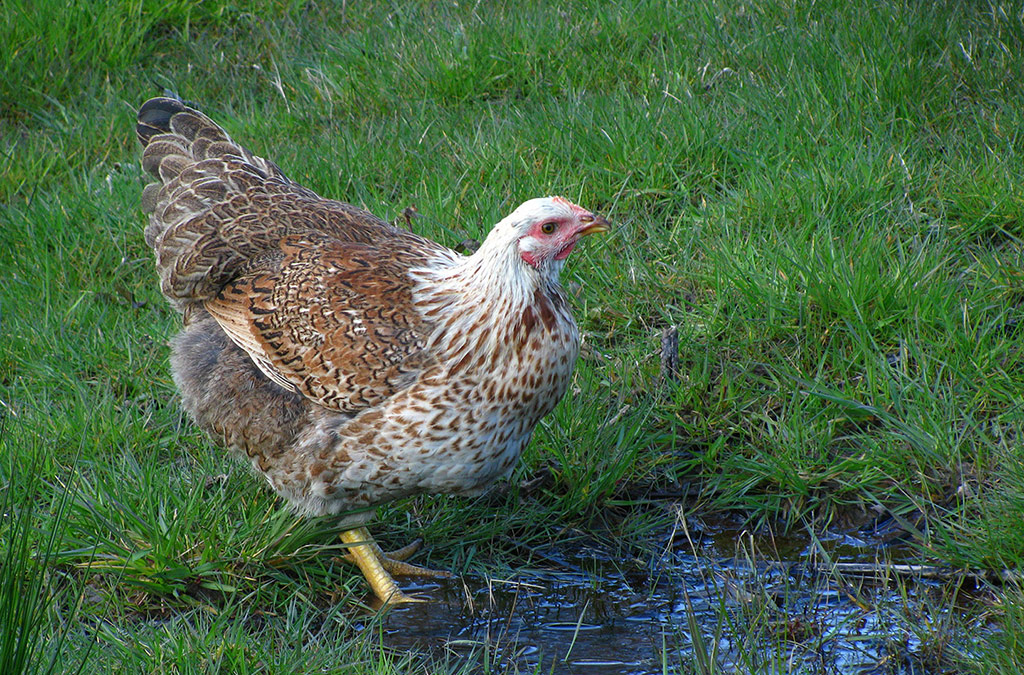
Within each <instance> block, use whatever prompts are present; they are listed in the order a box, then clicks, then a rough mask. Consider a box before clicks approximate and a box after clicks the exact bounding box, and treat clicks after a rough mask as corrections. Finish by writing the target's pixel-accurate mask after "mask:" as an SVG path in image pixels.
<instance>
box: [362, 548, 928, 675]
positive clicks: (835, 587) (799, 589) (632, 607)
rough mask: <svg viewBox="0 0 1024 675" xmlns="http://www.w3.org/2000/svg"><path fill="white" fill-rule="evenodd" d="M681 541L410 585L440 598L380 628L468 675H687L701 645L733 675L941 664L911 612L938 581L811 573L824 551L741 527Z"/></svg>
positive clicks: (859, 553) (389, 640)
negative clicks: (648, 551) (646, 552)
mask: <svg viewBox="0 0 1024 675" xmlns="http://www.w3.org/2000/svg"><path fill="white" fill-rule="evenodd" d="M825 548H826V550H830V551H831V552H830V554H829V556H830V557H832V556H834V557H840V558H842V559H843V560H844V561H861V562H864V561H868V560H871V561H874V560H875V559H876V556H877V555H878V549H877V548H876V547H874V546H871V545H869V544H868V543H867V542H862V541H858V540H855V539H853V540H851V539H849V538H844V537H836V538H834V539H832V540H831V541H828V542H826V543H825ZM679 549H681V550H667V551H665V552H664V553H663V554H662V555H661V556H659V557H658V559H657V560H655V561H653V562H652V561H648V562H647V563H646V564H644V563H641V561H638V560H628V559H627V560H623V559H621V558H619V559H614V558H613V557H611V556H606V555H602V554H600V553H598V552H594V551H589V550H588V551H576V552H575V554H574V553H573V552H567V551H566V550H564V549H562V550H559V551H558V552H551V553H550V554H548V555H544V554H543V553H542V554H541V558H542V559H544V560H545V563H544V564H543V565H537V566H534V567H531V568H528V569H517V571H516V575H515V577H514V578H511V579H485V578H474V577H471V576H470V577H467V578H465V579H461V580H458V581H454V582H444V583H440V584H437V583H430V584H423V585H420V586H418V587H416V586H415V585H411V586H410V585H405V587H406V588H407V589H409V590H412V591H414V592H418V593H419V594H420V595H422V596H424V597H429V598H430V600H431V601H430V602H428V603H423V604H412V605H406V606H402V607H399V608H396V609H394V610H392V611H390V612H389V613H388V614H387V615H386V616H385V618H384V619H383V624H382V626H380V627H379V629H380V630H381V631H382V633H383V636H384V643H385V645H387V646H388V647H391V648H394V649H395V650H399V651H402V652H406V651H409V650H413V651H417V652H420V653H422V654H423V655H425V656H428V657H430V658H431V659H432V660H434V661H435V662H440V663H442V664H443V663H447V664H448V665H449V667H453V668H454V667H456V666H458V665H463V666H465V665H466V664H467V662H468V663H471V664H473V665H471V666H470V670H469V671H468V672H490V673H533V672H540V673H560V674H565V675H586V674H595V675H618V674H623V675H625V674H629V675H647V674H652V675H653V674H655V673H658V674H662V673H683V672H692V668H691V667H690V666H688V665H687V664H691V663H692V662H693V660H694V659H695V658H696V655H698V654H705V655H712V654H713V658H714V659H715V660H716V662H717V664H718V667H719V668H720V669H721V672H730V671H741V672H782V673H786V672H807V673H821V672H827V673H856V674H858V675H861V674H866V673H876V672H877V673H923V672H927V671H926V670H925V669H923V668H922V667H921V666H920V664H919V661H918V660H916V659H915V658H914V654H915V652H916V651H918V650H920V648H921V644H920V642H919V641H918V639H917V638H916V637H915V630H914V628H913V626H911V625H908V624H907V621H906V620H905V619H904V618H903V615H904V612H905V610H906V608H907V606H908V603H909V604H910V605H916V604H919V600H918V598H917V596H918V594H927V591H928V589H927V584H926V583H925V582H920V581H919V582H915V583H911V584H902V585H901V584H893V583H889V584H885V583H881V584H879V583H871V584H864V583H863V582H862V581H860V580H851V579H845V580H844V579H839V578H837V577H836V576H835V575H830V574H822V573H820V572H813V571H809V570H810V569H811V568H812V567H815V566H816V564H817V563H818V562H820V560H821V556H820V553H817V554H815V553H813V551H820V550H821V549H820V548H817V547H812V546H810V545H809V544H808V542H805V541H800V540H784V541H780V540H777V539H771V540H770V541H766V540H758V539H756V538H750V537H749V536H745V535H742V534H741V533H739V532H736V531H728V530H719V531H718V532H715V533H713V536H707V537H705V540H704V541H703V542H702V543H700V544H696V545H693V544H689V543H688V544H687V545H686V546H682V547H679ZM687 549H688V550H687ZM768 551H770V553H768ZM812 559H813V560H812ZM780 561H782V562H784V563H785V562H788V563H795V564H779V562H780ZM900 586H902V590H899V588H900ZM922 600H923V598H922Z"/></svg>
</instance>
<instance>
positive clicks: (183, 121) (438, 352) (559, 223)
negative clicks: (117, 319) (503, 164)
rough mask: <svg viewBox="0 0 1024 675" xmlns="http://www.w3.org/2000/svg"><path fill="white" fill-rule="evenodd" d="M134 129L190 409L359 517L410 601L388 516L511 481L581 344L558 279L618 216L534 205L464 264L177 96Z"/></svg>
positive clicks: (308, 510)
mask: <svg viewBox="0 0 1024 675" xmlns="http://www.w3.org/2000/svg"><path fill="white" fill-rule="evenodd" d="M136 133H137V134H138V137H139V140H140V141H141V142H142V145H143V146H144V147H145V150H144V152H143V156H142V166H143V168H144V169H145V170H146V171H147V172H149V173H150V174H152V175H153V176H154V177H156V178H157V179H158V182H155V183H151V184H149V185H147V186H146V188H145V189H144V191H143V193H142V205H143V208H144V210H145V211H146V212H147V213H148V214H149V225H148V226H147V227H146V242H147V243H148V244H149V245H150V246H152V248H153V250H154V252H155V254H156V265H157V271H158V273H159V276H160V287H161V290H162V291H163V294H164V295H165V296H166V297H167V299H168V300H169V301H170V302H171V304H172V305H173V306H174V307H175V308H177V309H178V310H179V311H180V312H181V313H182V316H183V323H184V328H183V330H182V331H181V332H180V333H179V334H178V335H177V336H176V337H175V338H174V339H173V340H172V342H171V369H172V371H173V374H174V380H175V382H176V384H177V386H178V388H179V389H180V391H181V396H182V401H183V404H184V407H185V408H186V410H187V411H188V412H189V414H190V415H191V416H192V418H193V419H194V420H195V422H196V423H197V424H198V425H199V426H200V427H201V428H202V429H204V430H205V431H206V432H208V433H209V434H210V435H211V436H212V437H213V438H214V439H215V440H217V441H219V442H220V443H221V444H223V445H225V446H227V447H228V448H229V449H231V450H233V451H236V452H238V453H241V454H244V455H245V456H247V457H248V458H249V459H250V461H251V462H252V465H253V467H254V468H255V469H256V470H257V471H258V472H259V473H261V474H262V475H263V476H265V477H266V479H267V482H268V483H269V484H270V486H271V487H272V488H273V489H274V490H275V491H276V492H277V493H278V494H280V495H281V496H282V497H284V498H285V499H286V500H287V501H288V502H289V503H291V504H292V505H293V506H294V507H295V508H296V509H297V510H298V511H299V512H301V513H305V514H310V515H327V514H342V519H341V523H340V527H341V528H342V529H343V530H344V531H343V532H342V534H341V538H342V540H343V541H345V542H346V543H347V544H349V548H348V550H349V554H350V558H351V559H352V560H353V561H354V562H355V563H356V564H357V565H358V566H359V568H360V569H361V570H362V572H363V574H364V576H365V577H366V579H367V580H368V581H369V583H370V585H371V586H372V588H373V591H374V593H375V594H376V595H377V596H378V597H379V598H380V599H381V600H382V601H384V602H392V603H394V602H403V601H408V600H410V599H411V598H410V597H409V596H407V595H405V594H403V593H402V591H401V590H399V588H398V586H397V584H395V582H394V580H393V578H392V576H391V575H392V574H409V573H411V574H423V573H429V572H430V571H429V570H424V569H422V568H419V567H415V566H412V565H408V564H406V563H402V562H400V560H401V558H402V557H403V556H401V555H394V556H389V555H388V554H385V553H384V552H383V551H381V549H380V547H378V546H377V545H376V544H375V543H374V541H373V539H372V537H371V536H370V534H369V533H368V531H367V530H366V528H365V524H366V522H367V521H368V520H370V519H371V518H372V515H373V507H375V506H376V505H378V504H381V503H384V502H387V501H390V500H393V499H397V498H400V497H405V496H407V495H413V494H417V493H448V494H459V495H472V494H476V493H479V492H480V491H482V490H483V489H484V488H485V487H486V486H487V485H489V484H490V483H491V482H492V481H494V480H495V479H496V478H498V477H499V476H501V475H503V474H505V473H507V472H508V471H509V470H510V469H511V468H512V466H513V464H514V463H515V461H516V460H517V459H518V457H519V455H520V453H521V452H522V451H523V449H524V448H525V447H526V445H527V443H529V441H530V435H531V434H532V432H533V429H534V427H535V426H536V424H537V422H539V421H540V419H541V418H542V417H544V416H545V415H546V414H548V413H549V412H551V410H552V409H553V408H554V407H555V404H556V403H557V402H558V400H559V399H560V398H561V397H562V395H563V394H564V393H565V390H566V387H567V385H568V382H569V377H570V374H571V372H572V369H573V366H574V362H575V360H576V356H577V353H578V351H579V333H578V331H577V328H576V324H575V322H574V321H573V318H572V315H571V314H570V311H569V306H568V304H567V302H566V300H565V297H564V295H563V294H562V289H561V287H560V286H559V282H558V276H559V272H560V271H561V270H562V267H563V265H564V264H565V259H566V257H567V256H568V255H569V253H570V252H571V251H572V249H573V247H574V246H575V245H576V243H577V242H578V241H579V239H580V238H581V237H583V236H584V235H587V234H591V233H594V232H603V231H605V230H607V229H608V224H607V222H606V221H605V220H604V219H603V218H601V217H600V216H596V215H594V214H592V213H590V212H588V211H586V210H584V209H582V208H580V207H579V206H576V205H575V204H572V203H570V202H569V201H567V200H565V199H562V198H560V197H551V198H544V199H532V200H530V201H527V202H525V203H524V204H522V205H521V206H519V207H518V208H517V209H516V210H515V211H513V212H512V214H511V215H509V216H508V217H506V218H505V219H503V220H502V221H501V222H499V223H498V224H497V225H495V226H494V228H493V229H492V230H491V232H490V234H489V235H488V236H487V239H486V240H485V241H484V242H483V243H482V244H481V246H480V248H479V250H477V251H476V252H475V253H474V254H473V255H471V256H462V255H459V254H458V253H456V252H454V251H452V250H450V249H448V248H446V247H444V246H442V245H440V244H438V243H435V242H433V241H430V240H428V239H425V238H423V237H420V236H417V235H416V234H414V233H412V232H409V231H407V230H403V229H399V228H396V227H393V226H391V225H390V224H388V223H387V222H385V221H383V220H381V219H379V218H377V217H376V216H373V215H372V214H370V213H368V212H366V211H364V210H362V209H359V208H356V207H354V206H351V205H349V204H345V203H342V202H337V201H332V200H328V199H323V198H321V197H319V196H317V195H316V194H314V193H313V192H312V191H310V190H308V189H306V188H304V187H302V186H300V185H298V184H296V183H293V182H292V181H290V180H289V179H288V178H286V177H285V175H284V174H283V173H282V172H281V170H280V169H279V168H278V167H277V166H276V165H275V164H274V163H273V162H270V161H268V160H265V159H263V158H261V157H257V156H256V155H253V154H252V153H250V152H249V151H248V150H246V149H245V148H243V147H241V146H239V145H238V144H236V143H235V142H234V141H233V140H231V138H230V137H229V136H228V134H227V133H226V132H225V131H224V130H223V129H222V128H221V127H220V126H219V125H217V124H216V123H214V122H213V121H212V120H210V119H209V118H208V117H207V116H206V115H203V114H202V113H200V112H198V111H196V110H193V109H192V108H189V107H186V106H185V105H184V104H182V103H181V102H179V101H177V100H174V99H169V98H154V99H151V100H149V101H147V102H146V103H145V104H143V105H142V107H141V108H140V109H139V111H138V125H137V127H136ZM406 553H408V552H407V551H406Z"/></svg>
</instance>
